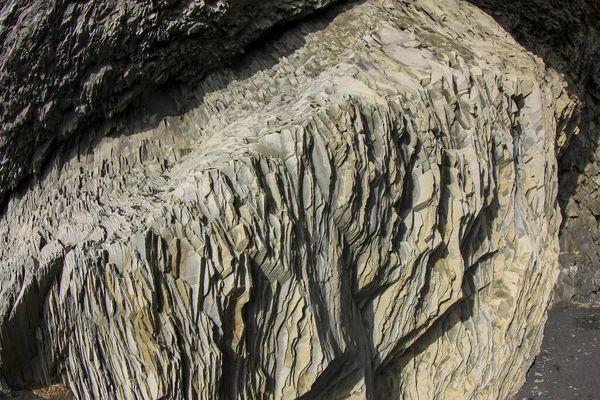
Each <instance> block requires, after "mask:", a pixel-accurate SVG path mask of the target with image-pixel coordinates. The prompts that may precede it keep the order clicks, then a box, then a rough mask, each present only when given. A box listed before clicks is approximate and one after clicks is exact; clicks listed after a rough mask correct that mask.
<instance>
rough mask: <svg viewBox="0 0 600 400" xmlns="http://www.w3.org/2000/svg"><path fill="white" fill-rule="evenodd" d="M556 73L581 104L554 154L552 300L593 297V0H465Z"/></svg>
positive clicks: (599, 27) (599, 167)
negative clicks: (556, 227)
mask: <svg viewBox="0 0 600 400" xmlns="http://www.w3.org/2000/svg"><path fill="white" fill-rule="evenodd" d="M469 2H471V3H474V4H476V5H478V6H480V7H482V9H483V10H484V11H487V12H490V13H491V15H493V16H494V18H496V19H497V20H498V21H499V22H500V23H501V24H502V26H504V27H505V28H506V29H507V30H508V31H509V32H510V33H511V34H513V35H514V36H515V37H516V38H517V40H519V41H520V42H521V43H522V44H523V45H525V46H526V47H527V48H528V49H530V50H532V51H534V52H535V53H536V54H538V55H540V56H542V57H543V58H544V60H545V61H546V62H547V63H548V65H550V66H551V67H553V68H554V69H556V70H557V71H559V72H560V73H563V74H564V75H565V77H566V78H567V80H568V82H569V91H570V92H571V93H573V94H576V95H577V97H578V98H579V99H580V102H581V113H580V114H581V115H580V118H578V119H576V120H573V121H571V123H573V124H576V125H577V126H578V129H577V130H578V131H579V134H578V135H573V136H572V138H571V140H570V141H569V142H568V144H567V145H566V146H563V147H562V150H561V152H560V154H559V195H558V201H559V204H560V206H561V209H562V214H563V224H562V228H561V233H560V243H561V255H560V261H561V267H562V269H561V275H560V278H559V282H558V286H557V301H560V302H569V301H579V302H587V301H600V247H599V246H598V244H599V243H600V222H599V221H600V200H599V197H598V193H599V190H600V140H599V139H600V2H598V1H596V0H556V1H545V0H514V1H510V2H507V1H503V0H469Z"/></svg>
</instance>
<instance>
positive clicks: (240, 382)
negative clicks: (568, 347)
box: [0, 0, 578, 399]
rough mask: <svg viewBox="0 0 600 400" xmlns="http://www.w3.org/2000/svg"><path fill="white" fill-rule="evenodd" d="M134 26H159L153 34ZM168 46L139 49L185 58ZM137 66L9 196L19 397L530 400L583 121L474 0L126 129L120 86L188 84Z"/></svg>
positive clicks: (417, 16)
mask: <svg viewBox="0 0 600 400" xmlns="http://www.w3.org/2000/svg"><path fill="white" fill-rule="evenodd" d="M180 3H181V2H179V3H177V2H175V3H174V2H163V3H160V4H162V5H164V6H165V7H166V6H167V5H169V4H171V6H172V7H180V6H181V4H180ZM183 3H186V4H188V3H189V6H190V7H191V6H192V4H196V3H191V2H183ZM273 3H274V2H273ZM289 3H290V4H293V5H294V7H295V8H294V9H295V10H303V9H308V8H310V7H316V5H317V4H318V5H320V4H322V3H316V2H315V3H314V4H313V3H312V2H300V1H296V2H289ZM33 4H34V5H35V4H37V2H34V3H33ZM90 4H92V5H91V9H92V10H96V9H99V8H102V7H101V6H97V4H98V3H90ZM216 4H225V3H223V2H216ZM302 4H308V5H307V6H303V5H302ZM290 7H291V6H290ZM304 7H308V8H304ZM142 9H143V7H142ZM286 10H288V9H287V8H286ZM94 12H96V11H93V12H92V14H93V13H94ZM14 13H17V14H7V13H3V14H2V15H3V17H2V18H4V19H6V15H21V14H18V12H17V11H14ZM136 13H137V11H135V9H134V10H133V11H131V17H130V18H133V19H134V20H136V18H137V21H138V22H136V24H139V26H145V25H144V21H152V20H151V19H150V18H154V17H152V16H151V14H144V13H142V14H139V15H138V14H136ZM294 13H295V11H294V12H291V14H294ZM226 14H227V13H225V14H224V16H222V17H220V18H221V19H217V20H218V21H225V20H228V19H227V18H230V17H228V16H226ZM241 14H242V13H241V12H240V13H239V15H241ZM23 15H24V14H23ZM235 15H238V14H235ZM235 15H233V16H232V17H231V18H234V17H235ZM239 15H238V16H237V17H235V18H239ZM11 18H13V20H14V18H15V17H11ZM55 18H56V20H60V18H58V17H56V16H52V14H50V16H49V17H48V21H54V20H55ZM111 18H113V17H111ZM111 18H109V19H108V20H109V21H111V20H112V19H111ZM114 18H116V17H114ZM157 18H158V17H157ZM235 18H234V21H237V20H236V19H235ZM117 20H118V19H117ZM269 20H270V19H269ZM162 21H163V20H162V19H160V22H159V23H158V22H157V23H158V25H160V24H162ZM165 21H168V19H167V20H165ZM157 23H155V25H156V24H157ZM165 23H166V22H165ZM218 23H219V22H214V21H212V22H211V24H218ZM257 24H258V25H260V24H259V23H258V22H257ZM51 25H52V24H51ZM167 25H168V24H167ZM52 26H54V25H52ZM153 26H154V25H153ZM160 26H162V25H160ZM165 26H166V25H165ZM202 26H203V25H202ZM217 26H218V25H217ZM223 26H227V29H234V28H231V27H230V26H229V25H223ZM234 26H238V25H235V24H234ZM239 26H242V25H239ZM94 27H97V30H95V29H96V28H94ZM100 27H101V25H100V24H98V25H93V26H92V27H91V28H89V29H91V30H92V33H94V35H97V38H98V39H97V41H89V43H90V46H91V48H90V49H89V50H86V51H88V52H89V53H90V54H95V53H99V49H100V48H98V49H97V50H94V49H95V47H94V46H95V45H94V43H105V41H104V40H102V38H103V37H104V38H105V39H107V38H108V36H103V35H109V34H110V32H112V31H111V30H102V29H101V28H100ZM161 29H162V28H161ZM182 29H183V28H182ZM205 29H212V28H205ZM223 29H225V28H223ZM10 32H13V31H10ZM157 32H160V30H159V31H157ZM254 32H257V31H256V30H255V31H254ZM2 35H7V33H6V31H3V33H2ZM94 35H91V36H90V37H92V36H93V37H96V36H94ZM241 35H242V36H244V37H245V34H241ZM251 36H252V35H251V34H250V36H249V37H251ZM174 37H177V36H174ZM160 38H161V36H160V35H158V36H154V35H148V36H144V37H143V39H140V41H139V42H138V44H137V46H139V47H140V48H142V49H143V48H153V49H157V50H156V51H157V52H158V53H159V54H163V53H160V52H161V51H164V55H163V56H162V57H161V58H160V60H164V59H169V54H170V52H175V53H176V54H177V51H176V50H174V48H176V45H175V44H171V43H169V44H168V45H167V44H164V45H159V43H162V42H161V41H160V40H161V39H160ZM197 39H198V40H197V41H196V40H194V41H192V42H193V43H194V46H199V47H195V48H203V47H202V46H205V44H203V42H202V37H198V38H197ZM169 40H173V38H171V39H169ZM5 43H6V39H5ZM146 43H147V44H146ZM242 44H243V43H239V44H238V43H236V44H235V46H236V47H235V49H239V46H241V45H242ZM106 46H108V47H107V48H109V49H110V48H112V47H111V46H112V45H111V44H110V43H109V44H107V45H106ZM132 46H133V48H134V49H137V48H138V47H137V46H136V45H132ZM173 46H174V47H173ZM60 51H61V49H59V52H60ZM140 51H141V50H140ZM231 51H233V50H231ZM192 53H193V52H192ZM115 54H116V53H115ZM140 54H145V53H143V52H141V53H140ZM186 54H188V53H187V51H186ZM219 54H221V53H219ZM222 54H230V53H227V52H225V53H222ZM196 57H197V56H190V63H192V64H193V63H195V62H197V61H198V58H196ZM214 57H217V58H218V57H220V55H215V56H214ZM215 59H216V58H215ZM121 60H122V61H121V62H122V64H119V65H121V66H122V67H123V69H121V70H119V73H115V75H111V74H109V75H107V76H113V78H112V79H114V80H112V81H110V82H111V84H108V83H107V84H106V86H105V84H99V85H100V86H98V87H99V88H100V87H102V88H104V89H97V90H99V92H94V93H98V94H97V96H99V97H96V98H95V99H97V101H96V100H94V104H103V105H104V106H103V107H105V108H102V107H101V108H100V109H102V113H100V111H99V110H100V109H98V108H94V107H91V108H89V110H96V111H89V112H90V113H92V114H90V115H94V116H95V117H94V118H92V119H89V120H88V114H81V115H83V117H81V118H82V120H85V121H87V122H85V121H84V122H85V123H83V122H82V123H81V124H79V123H77V124H75V125H72V126H74V127H77V128H76V129H75V130H73V134H69V135H70V136H68V137H69V138H71V139H75V138H76V140H70V141H68V142H67V141H62V142H60V141H58V139H54V140H55V142H54V143H55V145H53V147H52V149H53V151H52V152H50V153H49V154H46V153H47V152H44V151H42V153H44V154H45V156H44V157H42V158H46V157H47V159H48V161H47V162H46V163H45V164H43V165H42V164H40V170H39V171H38V172H37V173H36V175H34V176H33V177H32V178H31V179H30V180H29V182H28V184H27V187H23V188H22V189H21V190H13V191H11V192H10V194H8V193H9V192H6V193H7V196H8V197H7V201H6V205H5V209H4V210H3V215H2V219H1V220H0V232H1V235H0V237H1V238H2V246H0V260H1V261H2V263H1V266H0V282H2V283H1V286H0V288H1V291H0V299H1V300H0V321H1V323H0V324H1V326H0V347H1V348H0V355H1V365H0V374H1V376H2V378H3V381H2V386H3V388H4V389H7V388H8V387H10V386H14V385H18V384H20V383H22V382H23V381H40V382H44V383H46V384H50V383H54V382H57V381H62V382H64V383H65V384H66V385H67V386H69V387H70V388H71V390H72V391H73V393H74V394H75V396H76V397H78V398H127V399H137V398H140V399H141V398H144V399H145V398H152V399H158V398H177V399H179V398H194V399H195V398H201V399H214V398H257V397H260V398H274V399H280V398H282V399H294V398H303V399H313V398H328V399H329V398H332V399H333V398H337V399H346V398H356V399H359V398H367V399H376V398H381V399H402V398H410V399H418V398H427V399H444V398H453V399H459V398H464V399H469V398H474V397H476V396H478V397H479V398H490V399H491V398H494V399H495V398H507V397H508V396H510V395H511V394H513V393H515V392H516V391H517V390H518V389H519V387H520V385H521V384H522V383H523V381H524V376H525V372H526V370H527V368H528V367H529V365H530V364H531V362H532V361H533V358H534V357H535V354H536V353H537V351H538V350H539V346H540V342H541V337H542V331H543V326H544V322H545V318H546V311H547V308H548V306H549V304H550V303H551V300H552V294H553V288H554V284H555V282H556V279H557V276H558V271H559V267H558V252H559V247H558V229H559V224H560V220H561V218H560V211H559V209H558V204H557V201H556V199H557V192H558V179H557V169H558V166H557V161H556V151H557V143H558V147H560V145H561V144H563V143H565V142H567V139H568V138H569V137H570V136H571V135H572V134H573V133H574V131H575V129H576V124H575V123H573V121H574V120H576V119H577V116H578V114H577V104H578V102H577V100H576V99H575V98H574V97H573V96H570V95H569V93H568V92H567V89H566V87H567V83H566V82H565V81H564V80H563V79H562V78H561V77H560V76H559V74H558V73H557V72H555V71H554V70H553V69H550V68H547V67H546V65H545V64H544V63H543V61H542V60H541V59H540V58H538V57H536V56H534V55H532V54H531V53H529V52H527V51H525V50H524V49H523V48H522V47H521V46H520V45H519V44H518V43H517V42H515V41H514V39H512V37H511V36H510V35H509V34H508V33H507V32H505V31H504V30H503V29H502V28H501V27H500V26H498V25H497V24H496V23H495V22H494V20H493V19H491V18H490V17H488V16H487V15H485V14H484V13H483V12H481V11H480V10H479V9H477V8H476V7H474V6H472V5H469V4H468V3H464V2H462V1H458V0H438V1H435V2H434V1H412V0H404V1H391V0H366V1H361V2H351V3H343V4H342V5H339V6H333V7H332V8H329V9H328V10H326V11H325V12H324V13H322V14H319V15H318V16H315V17H312V18H310V19H309V20H307V21H305V22H302V23H300V24H298V25H296V26H294V27H293V28H291V29H290V30H288V31H287V32H285V33H282V34H281V35H280V37H277V38H272V40H270V41H269V42H268V43H266V44H265V45H264V46H258V47H257V48H255V49H253V50H252V51H250V52H248V54H246V55H244V56H241V57H240V58H239V59H238V60H237V61H236V62H235V63H234V64H232V65H231V66H229V67H227V68H225V67H223V68H221V69H220V70H219V71H216V72H213V73H211V74H209V75H208V76H206V75H205V74H204V71H205V69H206V68H207V67H205V66H204V65H197V66H194V67H193V68H191V69H190V70H187V71H186V73H185V74H184V75H182V76H184V77H187V78H184V79H182V80H183V81H184V82H183V83H180V84H176V83H174V82H172V83H171V84H170V85H169V86H168V87H166V86H165V87H162V88H160V89H159V90H156V91H154V92H148V93H146V94H145V95H144V96H142V98H138V99H133V98H131V99H130V100H131V101H130V104H131V105H132V107H130V108H129V109H127V110H124V112H123V113H113V112H112V111H111V109H112V108H113V107H116V110H117V111H119V110H120V109H121V108H122V107H121V106H120V105H118V104H121V103H120V102H117V103H113V102H112V101H113V100H111V99H114V98H113V97H111V96H113V95H114V93H125V92H126V91H125V89H122V88H124V87H130V86H131V85H130V86H127V84H126V82H128V80H127V79H128V78H127V77H128V76H129V73H121V72H122V71H128V70H129V69H128V68H130V70H131V72H130V73H131V74H133V75H132V76H135V77H139V79H142V77H145V74H146V73H147V72H148V71H151V74H150V75H149V77H148V78H147V81H146V78H143V79H144V83H140V84H139V87H140V88H144V87H147V86H148V85H151V84H152V83H157V82H161V81H162V79H163V78H162V77H163V75H161V73H160V72H159V71H164V70H166V67H165V66H164V65H163V64H161V61H160V60H157V61H156V63H155V64H150V65H152V67H144V66H145V65H146V64H145V63H137V62H136V60H135V59H129V58H127V57H125V58H123V59H121ZM209 61H210V62H212V59H209ZM111 62H112V61H111ZM169 65H170V64H169ZM207 65H212V64H207ZM157 66H159V67H160V68H158V70H156V67H157ZM74 68H79V67H77V65H74ZM186 68H187V67H186V66H181V70H184V69H186ZM77 71H79V69H77ZM199 71H200V72H199ZM57 73H59V72H57ZM60 73H62V72H60ZM78 73H79V72H78ZM96 73H100V71H98V72H96ZM196 73H199V75H198V76H197V77H196V78H197V79H199V80H198V81H195V80H194V81H193V80H191V79H193V76H194V74H196ZM57 76H58V75H57ZM200 78H203V79H200ZM77 79H80V78H77ZM94 79H95V78H94ZM185 79H189V81H185ZM85 81H87V79H83V80H81V79H80V80H78V82H85ZM100 81H102V79H100V80H94V82H100ZM134 81H135V79H134ZM107 82H109V81H107ZM123 82H125V83H123ZM136 82H137V81H136ZM190 82H192V83H190ZM65 85H67V83H65ZM73 85H74V86H73V87H74V88H75V87H77V84H73ZM134 86H135V87H138V86H137V84H136V85H134ZM69 87H70V86H69ZM81 90H82V91H85V90H86V89H85V85H83V86H82V89H81ZM121 90H123V91H121ZM140 90H141V89H140ZM32 93H33V92H32ZM77 93H78V92H74V94H72V95H73V96H75V97H76V98H78V99H82V97H81V96H80V95H79V94H77ZM111 93H113V94H111ZM135 93H137V91H136V90H134V91H133V92H132V96H133V94H135ZM37 95H39V93H38V94H37ZM69 96H71V94H69ZM119 96H120V95H117V97H119ZM42 98H43V96H42ZM128 101H129V100H128ZM83 108H84V109H86V110H88V109H87V108H85V107H83ZM5 112H6V111H5ZM4 115H8V114H4ZM36 115H37V114H36ZM57 115H63V114H60V113H59V114H57ZM28 118H32V117H28ZM64 118H69V117H68V113H67V114H65V117H64ZM25 120H26V119H25ZM25 120H24V121H25ZM75 120H78V121H79V117H77V118H75ZM59 125H62V123H61V124H59ZM59 125H54V126H53V127H52V126H49V127H48V128H47V136H45V137H48V138H50V137H56V138H59V137H60V135H61V134H62V133H61V132H63V131H61V130H60V129H58V126H59ZM15 126H16V125H15ZM22 126H26V125H22ZM34 126H35V124H34ZM9 128H10V127H9ZM15 129H17V130H15V131H14V132H19V130H18V129H21V128H15ZM23 129H24V128H23ZM7 132H8V131H7ZM11 132H13V131H11ZM30 132H38V131H35V130H31V131H30ZM40 132H41V131H40ZM44 132H45V131H44ZM75 133H76V135H75ZM50 135H55V136H50ZM28 137H29V136H24V137H23V143H25V144H23V145H22V146H23V147H17V149H18V152H19V154H9V153H7V152H6V151H4V152H3V154H5V158H4V162H5V163H4V164H3V165H6V166H8V167H7V168H9V170H10V171H12V170H14V169H15V168H17V169H18V168H24V166H26V165H27V162H26V161H27V158H28V157H30V156H31V154H32V151H33V150H35V152H37V153H39V151H40V150H39V143H40V142H39V141H38V143H37V144H36V141H35V140H34V141H33V142H32V141H28V140H29V139H28ZM4 138H5V146H8V144H10V143H11V141H15V140H17V139H15V138H14V137H12V136H10V135H9V136H4ZM50 140H52V139H50ZM19 145H20V142H19ZM43 148H44V147H43V146H42V149H43ZM21 151H22V152H23V154H21V153H20V152H21ZM21 156H23V158H21ZM34 158H35V157H34ZM23 160H25V161H23ZM21 162H22V163H21ZM33 165H34V166H35V165H36V164H35V162H34V163H33ZM10 168H12V169H10ZM34 169H35V168H34ZM6 171H8V170H6ZM18 176H19V175H18V174H17V175H15V174H12V173H6V174H4V173H3V175H2V177H3V178H2V179H5V181H4V182H5V184H6V182H16V181H14V180H10V179H13V178H14V177H18ZM15 179H16V178H15ZM6 185H8V186H5V187H11V185H12V183H8V184H6ZM15 349H19V350H18V351H16V350H15Z"/></svg>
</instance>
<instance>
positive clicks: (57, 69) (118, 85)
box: [0, 0, 331, 201]
mask: <svg viewBox="0 0 600 400" xmlns="http://www.w3.org/2000/svg"><path fill="white" fill-rule="evenodd" d="M330 2H331V0H302V1H298V0H283V1H282V0H261V1H250V0H237V1H229V0H204V1H197V0H183V1H175V0H152V1H135V0H124V1H115V0H106V1H94V0H85V1H77V2H73V1H67V0H56V1H34V0H28V1H21V0H7V1H4V2H3V4H2V5H0V93H1V102H0V121H1V125H0V154H1V155H2V158H1V161H0V201H2V200H3V198H4V197H5V195H6V194H7V193H9V192H10V191H11V190H13V189H15V188H16V187H18V185H19V183H20V182H22V180H23V179H24V178H25V177H26V176H27V175H29V174H36V175H37V174H39V173H40V171H41V169H42V168H43V165H44V163H45V162H46V161H47V159H48V157H49V155H50V154H51V153H52V152H53V151H54V150H55V149H56V146H57V144H59V143H60V142H64V141H69V140H71V139H72V138H73V137H74V136H77V135H79V134H80V133H81V132H85V130H86V129H87V128H89V127H91V126H93V124H96V123H101V121H102V120H103V119H107V118H112V117H113V116H115V115H118V114H119V113H121V112H122V111H123V110H124V109H125V108H126V107H127V106H128V105H129V104H130V103H131V101H132V100H134V99H135V98H137V97H140V96H142V95H144V93H145V91H146V90H147V89H149V88H150V89H151V88H153V87H155V86H156V85H159V84H163V83H165V82H167V81H168V80H170V79H176V80H180V81H185V80H189V79H191V78H192V77H194V78H195V79H197V78H198V77H199V76H202V75H205V74H206V73H207V72H208V71H210V70H211V69H214V68H215V67H217V66H219V65H222V64H223V62H226V61H227V60H228V59H230V58H231V57H233V56H235V55H236V54H238V53H239V52H240V51H242V50H243V48H244V46H246V45H248V44H249V43H251V42H252V41H253V40H255V39H257V38H258V37H259V36H260V35H261V34H263V33H265V32H266V31H268V30H269V29H270V28H273V27H274V26H277V25H279V24H282V23H284V22H286V21H289V20H292V19H296V18H299V17H302V16H303V15H306V14H308V13H310V12H313V11H315V10H318V9H320V8H322V7H324V6H326V5H327V4H328V3H330Z"/></svg>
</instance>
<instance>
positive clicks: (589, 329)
mask: <svg viewBox="0 0 600 400" xmlns="http://www.w3.org/2000/svg"><path fill="white" fill-rule="evenodd" d="M515 398H516V399H533V400H537V399H543V400H599V399H600V306H598V305H594V306H583V305H568V306H562V307H558V308H555V309H553V310H551V311H550V312H549V314H548V323H547V324H546V329H545V332H544V342H543V343H542V350H541V352H540V354H539V355H538V356H537V358H536V360H535V363H534V364H533V366H532V367H531V369H530V370H529V372H528V373H527V382H526V383H525V386H523V388H522V389H521V391H520V392H519V393H518V394H517V395H516V396H515Z"/></svg>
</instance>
